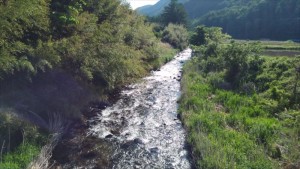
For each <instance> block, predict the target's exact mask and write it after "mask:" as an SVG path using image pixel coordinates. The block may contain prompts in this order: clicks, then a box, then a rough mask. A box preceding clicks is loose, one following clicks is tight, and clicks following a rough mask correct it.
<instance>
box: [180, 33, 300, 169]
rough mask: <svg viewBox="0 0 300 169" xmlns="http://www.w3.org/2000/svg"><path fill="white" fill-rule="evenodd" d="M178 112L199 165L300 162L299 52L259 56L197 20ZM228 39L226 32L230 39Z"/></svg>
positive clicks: (280, 165)
mask: <svg viewBox="0 0 300 169" xmlns="http://www.w3.org/2000/svg"><path fill="white" fill-rule="evenodd" d="M196 30H197V31H196V32H195V33H194V35H193V36H192V41H191V42H192V43H193V44H195V45H197V46H193V50H194V58H193V59H192V60H191V61H190V62H189V63H187V64H186V65H185V67H184V76H183V80H182V85H183V86H182V91H183V95H182V97H181V100H180V113H181V117H182V120H183V122H184V125H185V126H186V128H187V130H188V142H189V143H190V144H191V145H192V154H193V158H194V160H195V163H196V166H197V167H198V168H214V169H215V168H293V167H294V168H298V167H300V161H299V160H300V153H299V146H300V135H299V134H300V133H299V131H300V128H299V124H300V123H299V118H300V106H299V105H300V100H299V92H300V88H299V76H300V71H299V68H300V58H299V57H295V58H290V57H284V56H282V57H268V56H260V52H259V51H260V46H259V44H248V43H241V42H240V43H236V42H231V43H230V44H225V45H224V43H223V40H226V39H228V36H227V35H224V34H222V33H221V29H219V28H206V27H198V28H197V29H196ZM227 41H228V40H227Z"/></svg>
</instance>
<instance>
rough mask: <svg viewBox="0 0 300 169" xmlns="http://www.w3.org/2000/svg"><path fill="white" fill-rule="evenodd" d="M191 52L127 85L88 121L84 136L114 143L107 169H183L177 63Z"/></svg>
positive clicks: (184, 157) (183, 138)
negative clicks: (87, 129) (116, 97)
mask: <svg viewBox="0 0 300 169" xmlns="http://www.w3.org/2000/svg"><path fill="white" fill-rule="evenodd" d="M191 52H192V51H191V49H187V50H185V51H183V52H181V53H179V54H178V55H177V56H175V58H174V59H173V60H172V61H171V62H169V63H167V64H166V65H164V66H163V67H162V68H161V69H160V70H159V71H153V72H152V75H151V76H149V77H146V78H144V79H143V80H142V82H140V83H137V84H134V85H131V86H129V89H126V90H125V91H123V92H122V94H121V97H120V100H119V101H117V102H116V103H115V104H114V105H113V106H111V107H108V108H106V109H105V110H103V111H102V112H101V113H99V114H98V115H97V117H96V118H94V119H91V120H90V121H89V122H90V123H91V124H93V125H92V127H91V128H90V129H89V133H88V134H89V135H93V136H96V137H98V138H103V139H107V140H109V141H111V142H114V145H115V147H116V149H115V150H114V153H113V156H112V157H111V160H112V163H113V165H112V168H114V169H131V168H143V169H148V168H149V169H154V168H159V169H162V168H165V169H189V168H191V164H190V162H189V158H188V152H187V150H186V146H185V145H186V133H185V130H184V128H183V126H182V123H181V122H180V120H179V119H178V118H177V109H178V104H177V100H178V99H179V96H180V82H179V79H180V77H181V69H182V64H183V63H184V62H185V61H186V60H188V59H189V58H190V57H191Z"/></svg>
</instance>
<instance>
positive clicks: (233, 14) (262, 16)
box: [184, 0, 300, 40]
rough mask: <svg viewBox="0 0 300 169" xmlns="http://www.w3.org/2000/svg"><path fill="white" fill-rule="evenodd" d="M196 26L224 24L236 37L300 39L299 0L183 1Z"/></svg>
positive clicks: (221, 25)
mask: <svg viewBox="0 0 300 169" xmlns="http://www.w3.org/2000/svg"><path fill="white" fill-rule="evenodd" d="M184 6H185V8H186V10H187V11H189V13H188V14H189V17H190V18H193V19H195V22H194V23H195V25H198V24H205V25H206V26H218V27H222V28H223V29H224V31H225V32H226V33H228V34H230V35H232V36H233V37H234V38H237V39H277V40H288V39H299V37H300V34H299V31H298V29H299V25H300V21H299V19H298V16H299V11H300V3H299V1H298V0H288V1H286V0H278V1H273V0H256V1H243V0H215V1H211V2H206V1H197V0H191V1H189V2H187V3H185V4H184ZM287 32H288V33H287Z"/></svg>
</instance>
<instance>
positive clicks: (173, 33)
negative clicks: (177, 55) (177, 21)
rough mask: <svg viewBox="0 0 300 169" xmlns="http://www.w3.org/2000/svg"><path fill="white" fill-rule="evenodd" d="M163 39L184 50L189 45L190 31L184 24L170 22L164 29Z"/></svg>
mask: <svg viewBox="0 0 300 169" xmlns="http://www.w3.org/2000/svg"><path fill="white" fill-rule="evenodd" d="M162 40H163V41H165V42H168V43H170V44H171V45H172V46H174V47H175V48H178V49H180V50H183V49H185V48H186V47H187V46H188V41H189V37H188V32H187V30H186V29H185V28H184V27H183V26H182V25H174V24H169V25H168V26H167V27H166V28H165V29H164V31H163V38H162Z"/></svg>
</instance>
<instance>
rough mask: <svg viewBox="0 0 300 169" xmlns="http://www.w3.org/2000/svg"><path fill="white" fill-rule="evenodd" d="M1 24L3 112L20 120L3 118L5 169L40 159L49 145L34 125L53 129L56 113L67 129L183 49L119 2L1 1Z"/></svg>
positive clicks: (0, 132) (0, 130)
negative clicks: (96, 104) (83, 113)
mask: <svg viewBox="0 0 300 169" xmlns="http://www.w3.org/2000/svg"><path fill="white" fill-rule="evenodd" d="M0 25H1V26H0V106H1V108H2V107H6V108H10V109H12V111H11V112H14V113H15V114H18V115H19V116H16V117H13V118H11V117H12V113H11V112H8V113H7V112H6V113H2V112H0V125H1V126H0V144H1V146H2V149H1V164H0V168H26V165H28V163H29V162H30V161H31V159H32V158H33V157H35V156H36V155H37V153H38V151H40V148H41V145H43V144H45V140H47V138H40V137H38V138H36V136H37V135H41V132H40V131H39V130H38V129H37V127H35V126H34V125H37V126H39V127H41V128H43V129H46V130H51V127H53V126H51V124H50V122H48V121H49V119H51V117H53V116H54V115H55V114H58V115H59V116H60V117H62V118H64V119H63V122H64V124H69V123H68V122H69V120H70V119H73V120H74V119H78V118H80V116H81V110H82V108H83V107H84V106H86V105H87V104H88V103H89V102H90V101H103V100H104V101H105V100H106V99H107V96H108V95H109V93H110V92H112V91H114V90H116V89H118V88H120V87H122V86H124V85H126V84H128V83H132V82H134V81H135V80H136V79H138V78H140V77H142V76H145V75H146V74H147V73H148V72H149V71H150V70H152V69H158V68H159V67H160V66H161V65H162V64H163V63H165V62H167V61H169V60H170V59H171V58H172V57H173V56H174V54H175V53H176V52H177V50H178V49H174V48H173V47H172V46H171V45H169V44H167V43H163V42H161V37H158V36H155V34H154V32H153V30H154V27H153V24H150V23H148V22H146V21H145V18H144V17H142V16H139V15H138V14H136V13H135V12H134V11H132V10H131V9H130V8H129V6H128V4H125V3H124V2H122V1H120V0H72V1H69V0H63V1H61V0H52V1H49V0H38V1H37V0H5V1H0ZM178 27H179V28H181V27H180V26H178ZM172 31H174V32H176V33H177V30H171V31H170V32H168V33H166V34H165V36H167V34H170V35H173V32H172ZM170 37H172V36H170ZM176 38H177V37H176ZM180 40H181V39H180ZM185 40H186V41H185V42H184V43H186V42H187V39H185ZM165 42H171V41H168V40H165ZM172 42H174V41H172ZM172 45H173V46H174V47H176V48H179V49H183V48H184V46H181V45H180V44H177V42H176V44H172ZM186 45H187V44H185V46H186ZM24 117H26V119H27V120H28V121H29V122H26V123H25V122H24V123H23V120H24ZM11 119H13V122H10V120H11ZM27 123H28V124H27ZM31 123H32V124H34V125H31ZM28 126H30V127H28ZM7 132H8V133H9V134H8V133H7ZM50 132H52V131H50ZM22 133H23V135H22ZM24 133H25V134H28V133H31V134H32V135H33V136H28V138H32V140H31V139H27V135H26V137H25V135H24ZM22 136H23V137H22ZM19 137H21V138H19ZM37 140H42V141H37ZM43 141H44V142H43ZM21 152H22V153H21ZM8 166H9V167H8Z"/></svg>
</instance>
